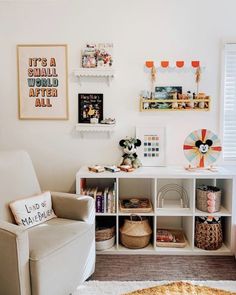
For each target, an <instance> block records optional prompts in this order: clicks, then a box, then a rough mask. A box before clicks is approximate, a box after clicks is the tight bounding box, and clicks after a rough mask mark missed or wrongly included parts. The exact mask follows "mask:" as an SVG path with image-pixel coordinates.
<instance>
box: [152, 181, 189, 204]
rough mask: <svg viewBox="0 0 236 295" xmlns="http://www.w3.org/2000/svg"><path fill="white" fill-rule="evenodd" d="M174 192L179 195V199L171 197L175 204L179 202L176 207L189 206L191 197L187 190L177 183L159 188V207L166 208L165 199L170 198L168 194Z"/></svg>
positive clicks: (172, 202)
mask: <svg viewBox="0 0 236 295" xmlns="http://www.w3.org/2000/svg"><path fill="white" fill-rule="evenodd" d="M172 192H174V193H177V195H178V196H179V199H171V204H172V205H173V206H174V205H176V204H178V207H176V206H174V208H189V199H188V194H187V192H186V190H185V189H184V188H183V187H182V186H180V185H178V184H175V183H171V184H166V185H164V186H163V187H162V188H161V189H160V190H159V192H158V194H157V208H166V207H165V201H167V200H168V194H169V193H172ZM171 208H172V207H171Z"/></svg>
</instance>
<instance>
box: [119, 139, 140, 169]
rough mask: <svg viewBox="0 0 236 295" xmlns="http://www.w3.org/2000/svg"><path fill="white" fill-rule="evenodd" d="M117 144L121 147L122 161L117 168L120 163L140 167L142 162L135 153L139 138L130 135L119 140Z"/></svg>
mask: <svg viewBox="0 0 236 295" xmlns="http://www.w3.org/2000/svg"><path fill="white" fill-rule="evenodd" d="M119 144H120V146H121V147H122V148H123V156H122V163H121V164H120V166H119V168H121V167H122V165H128V166H130V167H131V168H135V169H136V168H139V167H141V166H142V164H141V162H140V160H139V158H138V156H137V154H136V150H137V147H139V146H141V140H140V139H137V138H134V137H130V138H126V139H122V140H120V142H119ZM121 169H122V168H121Z"/></svg>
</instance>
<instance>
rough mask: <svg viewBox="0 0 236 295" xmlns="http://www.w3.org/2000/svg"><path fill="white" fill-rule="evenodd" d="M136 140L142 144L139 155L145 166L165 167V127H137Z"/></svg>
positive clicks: (138, 151)
mask: <svg viewBox="0 0 236 295" xmlns="http://www.w3.org/2000/svg"><path fill="white" fill-rule="evenodd" d="M136 138H138V139H140V140H141V142H142V144H141V146H140V147H139V148H138V150H137V154H138V157H139V159H140V161H141V163H142V165H143V166H150V167H151V166H165V161H166V153H165V149H166V139H165V127H136Z"/></svg>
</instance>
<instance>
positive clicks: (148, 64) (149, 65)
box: [145, 61, 157, 93]
mask: <svg viewBox="0 0 236 295" xmlns="http://www.w3.org/2000/svg"><path fill="white" fill-rule="evenodd" d="M145 64H146V67H147V68H150V69H151V72H150V73H151V93H153V92H154V87H155V86H154V83H155V82H156V77H157V70H156V67H155V65H154V62H153V61H146V63H145Z"/></svg>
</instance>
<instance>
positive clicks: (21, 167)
mask: <svg viewBox="0 0 236 295" xmlns="http://www.w3.org/2000/svg"><path fill="white" fill-rule="evenodd" d="M39 193H41V190H40V186H39V183H38V180H37V177H36V174H35V171H34V168H33V165H32V162H31V160H30V157H29V155H28V154H27V153H26V152H23V151H11V152H7V151H4V152H3V151H1V152H0V294H3V295H69V294H71V293H72V292H73V291H75V289H76V287H77V286H78V285H79V284H81V283H82V282H83V281H85V280H86V279H87V278H88V277H89V276H90V275H91V274H92V273H93V271H94V267H95V225H94V221H95V208H94V200H93V199H92V198H90V197H87V196H78V195H73V194H66V193H56V192H52V204H53V209H54V212H55V214H56V215H57V218H53V219H51V220H49V221H47V222H45V223H42V224H40V225H37V226H34V227H32V228H29V229H24V228H22V227H20V226H18V225H16V224H15V222H14V219H13V216H12V215H11V212H10V209H9V203H10V202H12V201H14V200H17V199H19V198H23V197H30V196H33V195H35V194H39Z"/></svg>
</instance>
